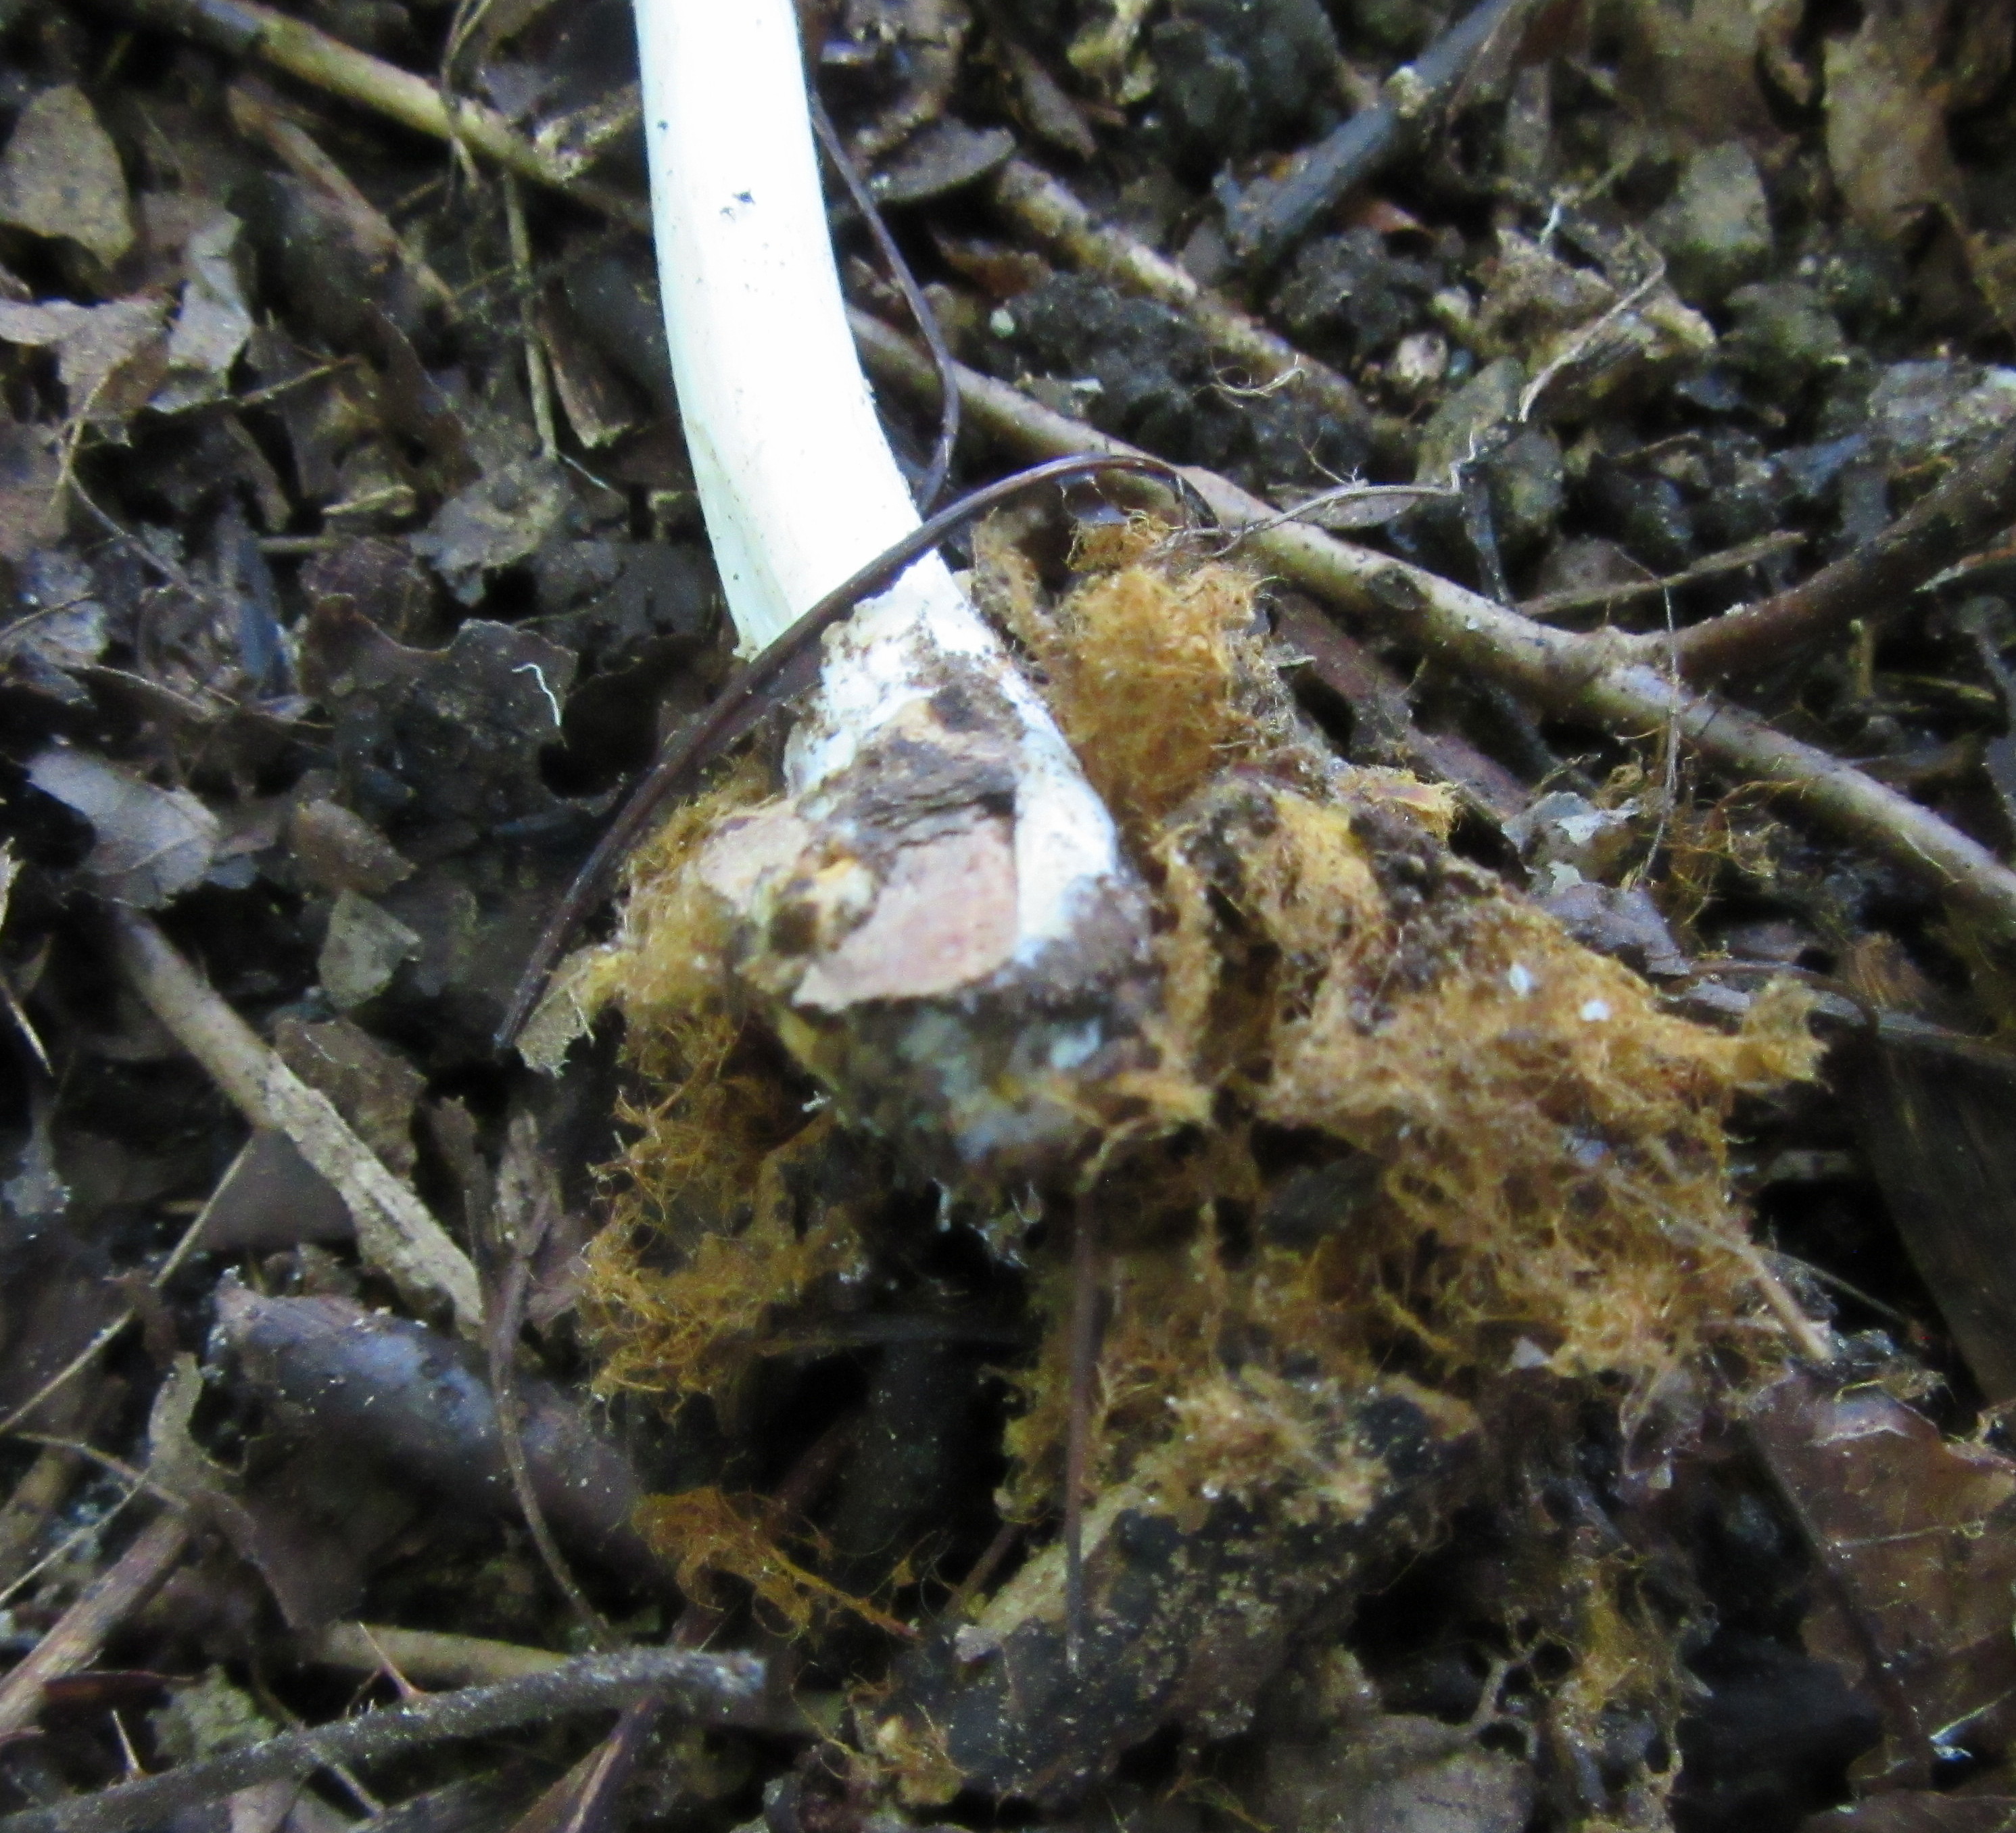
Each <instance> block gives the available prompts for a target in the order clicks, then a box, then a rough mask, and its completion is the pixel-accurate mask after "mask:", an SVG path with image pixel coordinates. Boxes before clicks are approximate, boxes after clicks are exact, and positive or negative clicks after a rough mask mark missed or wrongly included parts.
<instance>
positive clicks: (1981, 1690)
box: [1750, 1375, 2016, 1787]
mask: <svg viewBox="0 0 2016 1833" xmlns="http://www.w3.org/2000/svg"><path fill="white" fill-rule="evenodd" d="M1750 1418H1751V1426H1752V1429H1753V1431H1754V1432H1755V1435H1756V1439H1757V1443H1758V1444H1759V1447H1760V1449H1761V1450H1762V1454H1763V1457H1764V1459H1765V1461H1766V1464H1767V1465H1769V1468H1770V1471H1771V1473H1772V1475H1773V1476H1774V1477H1775V1478H1776V1479H1777V1482H1778V1483H1779V1485H1780V1488H1781V1489H1782V1490H1783V1492H1784V1494H1785V1495H1786V1497H1787V1498H1788V1499H1789V1500H1790V1501H1791V1504H1792V1505H1793V1506H1794V1508H1795V1510H1796V1511H1797V1513H1798V1518H1799V1519H1800V1520H1801V1521H1802V1523H1803V1524H1804V1526H1805V1529H1806V1532H1807V1533H1808V1534H1809V1536H1810V1537H1811V1540H1812V1542H1813V1547H1814V1550H1815V1552H1816V1554H1817V1556H1818V1558H1819V1560H1820V1565H1821V1567H1822V1569H1823V1572H1824V1573H1825V1574H1826V1576H1827V1583H1826V1584H1825V1585H1824V1586H1823V1587H1821V1588H1820V1591H1819V1594H1818V1595H1817V1596H1816V1601H1815V1607H1814V1609H1813V1613H1812V1615H1811V1616H1809V1619H1808V1620H1807V1623H1806V1630H1805V1636H1806V1642H1807V1646H1808V1647H1809V1648H1810V1649H1811V1650H1812V1651H1813V1652H1814V1653H1816V1654H1817V1655H1823V1656H1824V1657H1825V1658H1826V1659H1829V1660H1831V1661H1833V1662H1835V1663H1836V1664H1837V1665H1838V1666H1840V1667H1841V1669H1843V1670H1844V1671H1845V1672H1846V1673H1850V1674H1852V1675H1856V1676H1858V1677H1862V1678H1863V1680H1865V1681H1866V1684H1867V1686H1868V1688H1869V1691H1870V1692H1871V1693H1872V1694H1873V1695H1874V1696H1875V1697H1876V1698H1877V1699H1878V1700H1879V1701H1881V1704H1882V1705H1883V1708H1884V1712H1885V1719H1886V1720H1887V1724H1888V1736H1887V1738H1886V1739H1885V1743H1884V1745H1883V1747H1882V1749H1881V1750H1880V1751H1879V1752H1876V1753H1874V1754H1873V1755H1872V1756H1870V1757H1869V1758H1867V1759H1864V1763H1863V1769H1864V1770H1865V1771H1866V1773H1867V1777H1868V1779H1869V1780H1870V1782H1871V1783H1872V1784H1876V1785H1877V1786H1881V1785H1882V1784H1885V1783H1887V1784H1888V1785H1890V1786H1892V1787H1895V1786H1896V1785H1898V1784H1899V1783H1903V1784H1909V1783H1910V1782H1912V1781H1917V1782H1919V1783H1920V1784H1921V1785H1922V1783H1923V1782H1924V1781H1925V1780H1927V1779H1928V1777H1929V1774H1930V1766H1931V1764H1932V1763H1933V1762H1934V1761H1935V1759H1938V1758H1940V1757H1942V1756H1953V1755H1955V1754H1957V1753H1958V1752H1963V1751H1970V1750H1978V1749H2000V1747H2001V1745H2003V1742H2004V1741H2006V1740H2007V1738H2008V1736H2009V1734H2010V1731H2011V1727H2012V1725H2016V1640H2012V1638H2011V1634H2010V1598H2011V1587H2012V1585H2016V1462H2012V1461H2011V1460H2010V1459H2008V1458H2007V1457H2003V1456H2001V1455H2000V1454H1999V1453H1996V1452H1994V1451H1991V1450H1988V1449H1987V1448H1986V1447H1983V1446H1981V1445H1978V1444H1970V1443H1956V1442H1954V1441H1953V1440H1950V1439H1946V1438H1945V1437H1944V1436H1942V1434H1941V1433H1940V1432H1939V1428H1938V1427H1937V1426H1935V1425H1933V1423H1932V1422H1931V1421H1930V1420H1928V1419H1927V1418H1925V1417H1924V1414H1921V1413H1918V1412H1916V1411H1913V1409H1912V1408H1910V1407H1907V1406H1906V1405H1905V1404H1903V1402H1902V1401H1901V1400H1895V1399H1893V1398H1892V1396H1890V1395H1889V1394H1888V1393H1885V1392H1884V1390H1883V1389H1881V1387H1878V1386H1874V1385H1868V1386H1858V1387H1851V1388H1849V1389H1845V1390H1844V1391H1842V1392H1840V1393H1835V1392H1834V1391H1832V1389H1830V1388H1829V1387H1827V1386H1825V1385H1823V1383H1821V1382H1819V1381H1818V1380H1816V1378H1813V1377H1811V1376H1808V1375H1794V1376H1791V1377H1788V1378H1787V1379H1785V1380H1784V1381H1783V1382H1780V1383H1778V1384H1777V1385H1776V1386H1773V1387H1772V1388H1771V1389H1769V1390H1767V1391H1766V1393H1764V1395H1763V1396H1762V1397H1761V1398H1760V1399H1759V1401H1758V1402H1757V1404H1755V1407H1753V1408H1752V1410H1751V1415H1750Z"/></svg>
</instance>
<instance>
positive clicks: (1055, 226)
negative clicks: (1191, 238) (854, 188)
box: [991, 159, 1370, 423]
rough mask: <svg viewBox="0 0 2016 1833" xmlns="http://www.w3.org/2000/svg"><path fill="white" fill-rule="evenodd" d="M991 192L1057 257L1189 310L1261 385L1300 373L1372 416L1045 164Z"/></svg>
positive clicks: (1331, 401)
mask: <svg viewBox="0 0 2016 1833" xmlns="http://www.w3.org/2000/svg"><path fill="white" fill-rule="evenodd" d="M991 196H992V201H993V203H994V207H995V209H997V210H999V211H1000V212H1001V214H1003V216H1005V217H1007V218H1008V220H1009V221H1010V222H1012V223H1013V225H1015V227H1016V228H1018V229H1020V230H1021V232H1023V233H1024V235H1028V236H1029V237H1030V238H1031V239H1032V240H1034V241H1035V242H1038V243H1041V244H1042V246H1043V247H1045V248H1046V249H1047V250H1049V252H1050V253H1051V254H1052V255H1053V256H1054V257H1056V258H1057V260H1059V261H1064V262H1065V263H1066V264H1068V265H1070V266H1071V267H1074V268H1079V269H1082V271H1085V272H1086V273H1089V274H1095V275H1097V276H1098V277H1099V278H1100V279H1102V280H1104V281H1107V282H1109V283H1110V284H1111V285H1112V286H1117V287H1118V288H1119V289H1121V291H1122V292H1124V293H1139V294H1141V295H1142V296H1143V297H1146V298H1148V299H1154V300H1160V301H1161V303H1162V304H1164V305H1166V306H1170V307H1174V308H1175V310H1176V311H1179V312H1181V313H1183V314H1184V316H1185V317H1186V318H1188V319H1189V320H1190V322H1191V323H1192V324H1193V325H1196V326H1197V329H1199V330H1200V331H1201V332H1203V333H1204V336H1205V337H1206V338H1208V340H1210V342H1211V345H1212V347H1214V348H1215V350H1217V351H1218V352H1219V354H1220V355H1221V356H1223V357H1226V358H1229V360H1230V361H1233V362H1236V363H1237V364H1239V365H1241V366H1242V367H1243V368H1244V369H1245V370H1246V372H1247V375H1248V376H1249V377H1250V378H1251V382H1252V383H1253V384H1254V385H1255V386H1260V385H1262V384H1265V383H1270V382H1274V381H1277V380H1279V379H1280V378H1281V377H1283V376H1294V378H1295V386H1297V387H1298V388H1299V389H1301V391H1302V392H1303V394H1305V395H1306V396H1307V397H1309V399H1310V400H1312V401H1316V402H1318V403H1319V404H1321V405H1322V406H1323V407H1324V408H1327V410H1328V411H1329V412H1330V413H1332V414H1334V415H1336V417H1337V419H1340V420H1346V421H1351V422H1360V423H1362V422H1365V421H1367V420H1369V419H1370V410H1369V409H1368V408H1367V407H1366V404H1365V397H1363V395H1361V394H1359V392H1358V390H1357V388H1356V387H1355V386H1354V385H1353V384H1352V383H1351V382H1350V381H1349V380H1348V379H1347V378H1346V377H1345V376H1341V375H1339V374H1338V373H1337V371H1336V370H1334V369H1333V368H1330V365H1328V364H1327V363H1321V362H1319V361H1316V358H1313V357H1311V356H1308V355H1305V354H1304V353H1303V352H1302V351H1301V350H1297V349H1296V348H1295V347H1294V345H1293V344H1292V343H1289V342H1288V340H1287V339H1286V338H1285V337H1283V336H1280V334H1279V333H1278V332H1274V331H1271V330H1269V329H1268V328H1267V326H1266V325H1264V324H1262V322H1260V321H1259V320H1258V319H1257V318H1251V317H1249V316H1248V315H1247V314H1246V313H1244V312H1242V311H1240V310H1239V308H1238V307H1237V306H1234V305H1232V304H1229V303H1228V302H1227V301H1226V300H1224V299H1222V298H1221V297H1219V295H1218V294H1217V293H1213V292H1212V291H1211V290H1210V289H1209V288H1208V287H1204V286H1199V285H1198V284H1197V282H1196V281H1194V280H1193V279H1191V278H1190V275H1188V274H1187V273H1186V272H1185V271H1183V268H1180V267H1179V266H1178V265H1177V264H1175V262H1174V261H1171V260H1169V259H1168V257H1167V256H1165V255H1162V254H1158V253H1157V252H1156V251H1155V250H1154V249H1152V248H1150V246H1148V245H1147V243H1145V242H1142V241H1139V240H1138V239H1136V238H1135V237H1134V236H1132V235H1129V234H1128V233H1127V232H1126V231H1125V229H1121V228H1117V227H1116V226H1115V225H1113V224H1111V223H1103V222H1101V221H1100V220H1099V219H1098V217H1096V216H1094V215H1093V213H1092V212H1091V210H1089V209H1088V208H1087V207H1085V204H1084V203H1082V201H1081V200H1080V199H1078V197H1077V196H1075V195H1074V194H1073V192H1071V189H1069V187H1068V186H1067V185H1064V183H1063V182H1061V181H1060V179H1057V178H1053V176H1052V175H1051V174H1049V173H1048V172H1046V171H1044V170H1043V169H1042V167H1040V166H1037V165H1034V164H1031V163H1030V162H1029V161H1028V160H1025V159H1011V160H1009V162H1008V163H1007V164H1006V165H1005V166H1003V167H1002V168H1001V170H1000V171H999V172H998V173H996V174H995V177H994V180H993V183H992V191H991Z"/></svg>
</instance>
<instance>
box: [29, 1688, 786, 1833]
mask: <svg viewBox="0 0 2016 1833" xmlns="http://www.w3.org/2000/svg"><path fill="white" fill-rule="evenodd" d="M653 1695H657V1696H658V1697H661V1698H664V1699H665V1700H667V1701H668V1702H670V1703H671V1705H672V1706H673V1708H674V1709H675V1710H677V1711H678V1712H679V1713H682V1715H684V1716H686V1717H689V1718H691V1719H693V1720H695V1721H697V1723H701V1724H707V1725H744V1726H749V1727H754V1728H758V1729H764V1730H769V1731H782V1732H785V1733H787V1734H789V1733H790V1732H793V1731H808V1730H809V1729H810V1727H809V1726H808V1725H807V1724H805V1722H804V1721H803V1720H802V1719H801V1718H800V1717H799V1716H798V1715H797V1713H795V1711H794V1709H792V1708H791V1707H790V1705H789V1702H786V1701H782V1700H777V1699H773V1698H772V1697H771V1688H770V1677H769V1670H768V1669H767V1668H766V1666H765V1663H764V1662H762V1660H761V1659H759V1658H758V1657H757V1656H755V1655H700V1654H696V1653H694V1652H693V1651H690V1650H687V1649H672V1648H629V1649H625V1650H624V1651H621V1653H618V1654H614V1655H584V1656H581V1658H579V1659H576V1660H574V1661H567V1662H561V1663H560V1665H559V1666H555V1667H550V1668H547V1669H545V1670H544V1671H542V1672H541V1673H536V1674H527V1675H524V1676H522V1677H520V1678H519V1679H517V1680H500V1681H499V1682H498V1683H497V1684H495V1686H490V1687H459V1688H457V1689H456V1690H455V1691H454V1692H452V1693H435V1694H430V1695H427V1696H425V1697H424V1698H420V1699H417V1700H413V1701H410V1702H407V1703H406V1704H404V1705H396V1706H389V1707H387V1709H385V1710H383V1711H382V1712H372V1713H365V1714H364V1716H362V1717H361V1718H354V1719H343V1720H339V1721H338V1722H337V1723H334V1724H330V1725H315V1726H311V1727H309V1728H308V1729H307V1730H305V1731H283V1732H282V1733H281V1734H280V1735H279V1736H278V1737H277V1738H267V1739H266V1740H265V1742H263V1743H260V1744H254V1745H250V1746H249V1747H248V1748H247V1749H243V1750H234V1751H231V1752H228V1753H227V1754H225V1756H214V1757H211V1758H208V1759H205V1760H204V1761H202V1762H200V1763H184V1764H182V1765H181V1766H180V1767H178V1768H176V1769H172V1770H165V1771H164V1772H163V1773H162V1774H160V1775H157V1776H143V1777H141V1778H140V1779H139V1781H133V1782H122V1783H120V1784H117V1786H115V1787H113V1788H101V1789H100V1790H99V1792H97V1793H96V1794H95V1795H77V1796H74V1797H73V1798H72V1799H70V1800H67V1801H61V1802H55V1803H53V1804H52V1805H51V1806H47V1807H31V1808H23V1809H22V1810H20V1811H19V1812H18V1813H11V1814H7V1815H5V1816H0V1833H131V1829H133V1828H138V1827H151V1826H161V1825H165V1824H167V1822H168V1821H169V1820H171V1818H172V1817H174V1816H175V1814H177V1813H179V1812H180V1811H181V1810H183V1809H184V1808H189V1807H195V1806H200V1805H201V1804H202V1803H203V1802H211V1801H218V1800H221V1799H222V1798H223V1797H224V1796H225V1795H232V1794H236V1792H237V1791H238V1790H239V1789H241V1788H249V1787H250V1786H251V1785H252V1784H254V1783H255V1782H268V1781H274V1780H275V1779H278V1778H280V1777H288V1778H291V1777H298V1776H306V1775H308V1774H310V1773H311V1771H313V1770H319V1769H322V1768H325V1767H327V1766H329V1764H332V1763H370V1762H373V1761H376V1759H380V1758H382V1757H387V1756H394V1755H395V1754H397V1753H398V1752H401V1751H406V1750H416V1749H421V1748H423V1747H424V1746H426V1745H430V1744H439V1743H442V1742H445V1741H447V1740H448V1739H449V1738H474V1737H481V1736H483V1735H484V1734H488V1733H489V1732H491V1731H507V1730H509V1729H510V1728H511V1727H513V1726H517V1725H529V1724H537V1723H543V1722H544V1721H545V1720H549V1719H552V1718H554V1717H556V1716H559V1715H560V1714H561V1713H578V1712H601V1711H607V1710H609V1709H611V1708H613V1707H617V1706H627V1705H630V1704H631V1703H632V1702H634V1701H635V1700H639V1699H642V1698H648V1697H650V1696H653Z"/></svg>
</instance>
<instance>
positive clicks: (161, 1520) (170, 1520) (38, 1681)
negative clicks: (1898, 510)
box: [0, 1508, 189, 1825]
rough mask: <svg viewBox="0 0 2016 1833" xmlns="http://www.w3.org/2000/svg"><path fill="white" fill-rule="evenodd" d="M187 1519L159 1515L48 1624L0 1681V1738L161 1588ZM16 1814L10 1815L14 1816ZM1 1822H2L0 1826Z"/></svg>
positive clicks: (182, 1543)
mask: <svg viewBox="0 0 2016 1833" xmlns="http://www.w3.org/2000/svg"><path fill="white" fill-rule="evenodd" d="M188 1550H189V1522H188V1519H187V1518H186V1516H185V1513H184V1511H182V1510H181V1509H179V1508H171V1509H168V1510H167V1511H165V1512H164V1513H162V1514H160V1515H157V1516H156V1517H155V1518H154V1519H153V1521H152V1522H149V1524H148V1525H147V1526H146V1528H145V1529H143V1530H142V1533H141V1534H140V1536H139V1539H138V1540H135V1541H134V1543H133V1544H132V1545H131V1546H130V1547H128V1548H127V1549H126V1551H124V1553H122V1554H121V1555H120V1556H119V1558H118V1559H117V1561H116V1562H114V1563H113V1565H112V1566H111V1568H110V1570H108V1571H106V1572H102V1573H100V1574H99V1576H98V1577H97V1578H95V1579H94V1580H92V1583H90V1584H89V1585H88V1587H85V1590H84V1592H83V1594H82V1595H81V1596H80V1597H79V1598H78V1599H77V1601H76V1602H75V1603H74V1604H73V1605H71V1606H70V1608H69V1609H67V1610H66V1611H65V1612H63V1615H62V1616H59V1617H58V1618H57V1619H56V1621H55V1623H52V1625H50V1626H49V1632H48V1634H45V1636H44V1637H42V1639H41V1641H39V1642H38V1643H37V1644H35V1646H34V1648H33V1649H31V1651H29V1653H28V1654H27V1656H26V1657H25V1658H24V1659H23V1660H22V1661H21V1662H20V1665H19V1666H16V1668H15V1669H13V1672H11V1673H9V1675H8V1676H7V1677H6V1679H5V1680H4V1681H0V1737H5V1736H6V1735H7V1734H9V1733H10V1732H14V1731H20V1730H21V1729H22V1727H24V1726H26V1725H27V1724H29V1723H31V1722H32V1721H33V1720H34V1716H35V1714H36V1713H38V1712H39V1711H41V1705H42V1689H43V1687H45V1686H46V1685H47V1684H49V1682H50V1681H51V1680H56V1679H58V1678H59V1677H61V1676H63V1675H64V1674H69V1673H75V1672H76V1671H77V1669H79V1668H81V1667H87V1666H89V1665H90V1664H91V1663H92V1662H94V1661H95V1660H96V1659H98V1651H99V1650H100V1649H101V1648H103V1647H104V1646H105V1642H106V1637H109V1636H110V1634H112V1632H113V1630H116V1629H117V1627H118V1626H119V1625H120V1624H121V1623H124V1621H125V1620H126V1619H127V1617H128V1616H129V1615H131V1613H132V1612H134V1611H135V1610H137V1609H138V1608H139V1607H140V1606H141V1605H142V1604H144V1603H146V1601H147V1600H148V1599H149V1598H151V1597H152V1596H153V1594H154V1593H155V1591H156V1590H158V1589H159V1587H160V1583H161V1581H162V1580H164V1579H165V1578H167V1576H168V1574H169V1573H170V1572H172V1571H173V1570H174V1569H175V1566H176V1565H177V1564H178V1562H180V1561H181V1558H182V1554H184V1553H185V1552H186V1551H188ZM10 1818H18V1816H14V1817H10ZM4 1824H5V1823H4V1822H0V1825H4Z"/></svg>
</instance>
